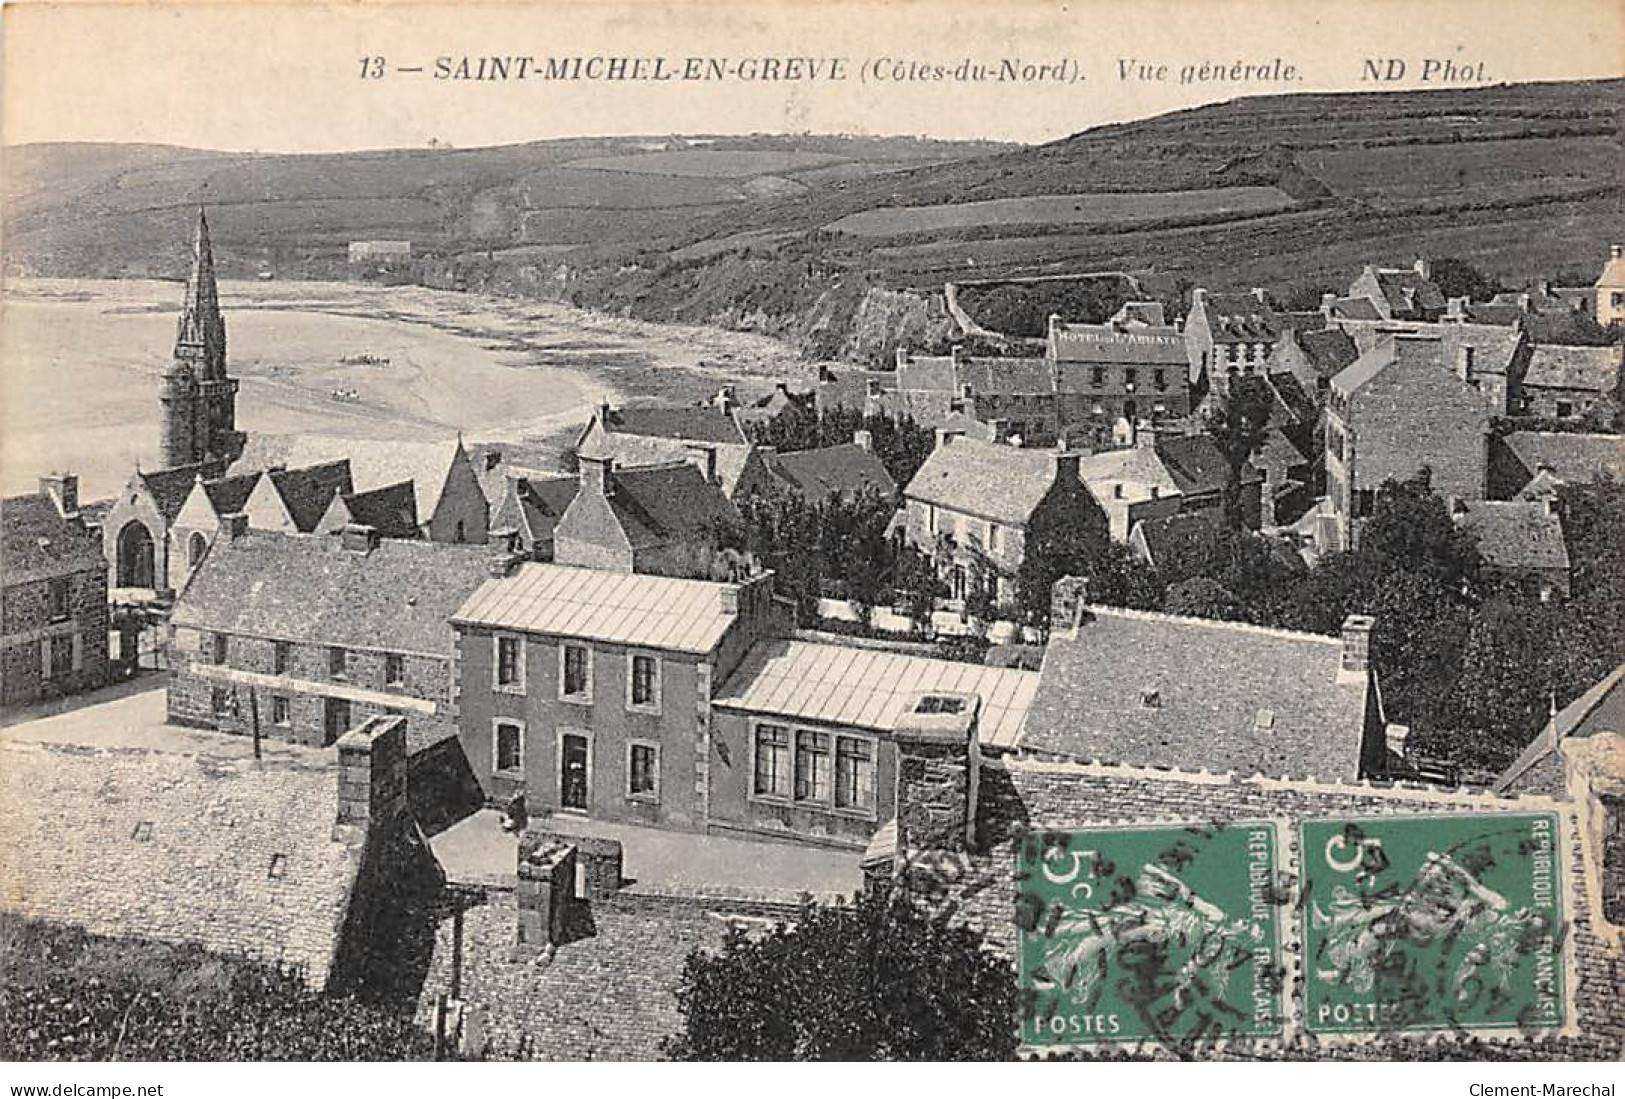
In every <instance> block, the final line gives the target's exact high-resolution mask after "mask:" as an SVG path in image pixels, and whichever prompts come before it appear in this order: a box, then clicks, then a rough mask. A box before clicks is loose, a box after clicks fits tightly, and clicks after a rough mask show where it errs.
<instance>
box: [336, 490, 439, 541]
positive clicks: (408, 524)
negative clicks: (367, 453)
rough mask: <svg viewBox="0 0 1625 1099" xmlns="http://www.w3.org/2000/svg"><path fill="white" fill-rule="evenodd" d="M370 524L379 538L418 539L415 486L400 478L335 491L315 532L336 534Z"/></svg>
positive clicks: (418, 526)
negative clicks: (365, 487)
mask: <svg viewBox="0 0 1625 1099" xmlns="http://www.w3.org/2000/svg"><path fill="white" fill-rule="evenodd" d="M352 526H361V527H370V528H371V529H372V530H373V531H374V532H376V533H377V535H378V537H380V538H408V539H412V538H421V537H423V526H422V524H421V523H419V522H418V501H417V489H416V487H415V486H414V485H413V484H412V482H411V481H401V482H399V483H397V484H393V485H384V486H382V487H381V488H375V489H369V490H367V491H365V492H335V493H334V494H333V500H332V502H331V503H329V504H328V505H327V510H326V511H324V512H323V513H322V517H321V519H319V520H318V521H317V523H316V528H315V530H314V532H313V533H315V534H340V533H342V532H343V531H344V528H345V527H352Z"/></svg>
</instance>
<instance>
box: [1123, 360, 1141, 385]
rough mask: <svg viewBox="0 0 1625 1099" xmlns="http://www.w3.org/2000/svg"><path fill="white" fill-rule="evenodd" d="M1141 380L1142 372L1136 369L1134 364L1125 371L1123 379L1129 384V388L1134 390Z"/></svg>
mask: <svg viewBox="0 0 1625 1099" xmlns="http://www.w3.org/2000/svg"><path fill="white" fill-rule="evenodd" d="M1139 380H1140V372H1139V371H1138V370H1135V369H1134V368H1133V367H1132V366H1131V367H1129V368H1128V369H1126V370H1124V371H1123V381H1124V383H1125V384H1127V386H1128V388H1129V389H1131V390H1132V389H1133V388H1134V386H1135V384H1136V383H1138V382H1139Z"/></svg>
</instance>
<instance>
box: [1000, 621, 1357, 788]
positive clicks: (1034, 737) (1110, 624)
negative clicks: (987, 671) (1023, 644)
mask: <svg viewBox="0 0 1625 1099" xmlns="http://www.w3.org/2000/svg"><path fill="white" fill-rule="evenodd" d="M1088 609H1089V611H1090V612H1091V614H1092V617H1090V618H1088V619H1087V620H1086V621H1084V622H1083V623H1082V624H1081V625H1080V626H1079V627H1078V628H1077V629H1076V630H1057V631H1055V632H1054V633H1052V634H1051V636H1050V642H1049V646H1048V648H1047V649H1046V650H1045V653H1044V663H1043V667H1042V669H1041V670H1040V672H1039V677H1040V679H1039V686H1038V694H1037V696H1036V697H1035V698H1034V699H1033V703H1032V706H1031V708H1030V709H1029V710H1028V713H1027V724H1026V728H1025V731H1024V733H1023V739H1022V748H1023V749H1024V750H1026V751H1032V752H1044V753H1052V754H1056V755H1063V756H1068V757H1074V758H1082V759H1098V760H1100V761H1102V762H1106V763H1120V764H1127V765H1132V766H1145V767H1172V768H1178V769H1181V770H1190V771H1195V770H1201V769H1203V768H1205V769H1207V770H1209V771H1215V772H1222V771H1234V772H1236V773H1237V774H1239V775H1252V774H1255V773H1257V774H1263V775H1267V776H1271V777H1289V776H1290V777H1304V776H1308V775H1313V776H1314V777H1316V778H1318V779H1331V780H1339V781H1344V780H1347V781H1352V780H1355V779H1357V778H1359V771H1360V748H1361V740H1362V737H1363V733H1364V729H1365V711H1366V695H1367V692H1368V690H1369V686H1368V684H1367V681H1366V679H1365V677H1363V676H1361V677H1355V678H1354V679H1353V680H1352V681H1350V682H1343V683H1340V682H1338V680H1337V673H1338V666H1339V657H1340V653H1341V642H1340V641H1339V640H1338V639H1337V638H1331V637H1322V636H1320V635H1318V634H1307V633H1289V632H1287V631H1284V630H1269V629H1264V628H1261V627H1257V626H1245V625H1241V624H1238V623H1233V622H1217V621H1211V620H1208V619H1199V618H1179V617H1175V616H1172V615H1164V614H1151V613H1147V612H1143V611H1128V610H1121V609H1118V608H1111V607H1090V608H1088Z"/></svg>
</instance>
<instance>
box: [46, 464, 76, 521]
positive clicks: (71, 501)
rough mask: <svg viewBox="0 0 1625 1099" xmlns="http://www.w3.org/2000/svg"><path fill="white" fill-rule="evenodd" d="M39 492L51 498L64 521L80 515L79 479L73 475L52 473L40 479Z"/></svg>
mask: <svg viewBox="0 0 1625 1099" xmlns="http://www.w3.org/2000/svg"><path fill="white" fill-rule="evenodd" d="M39 490H40V492H41V493H43V494H44V495H46V496H49V497H50V498H51V503H53V504H55V505H56V510H57V511H59V512H61V513H62V517H63V518H64V519H71V518H73V517H74V516H75V515H78V514H79V478H78V477H77V476H76V475H74V474H72V473H52V474H49V475H48V476H45V477H41V478H40V479H39Z"/></svg>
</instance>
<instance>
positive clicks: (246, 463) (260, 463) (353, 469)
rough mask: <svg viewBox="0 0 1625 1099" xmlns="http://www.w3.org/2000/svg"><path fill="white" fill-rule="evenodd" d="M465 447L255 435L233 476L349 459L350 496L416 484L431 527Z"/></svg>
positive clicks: (421, 512) (422, 510) (419, 502)
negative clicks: (455, 463) (452, 469)
mask: <svg viewBox="0 0 1625 1099" xmlns="http://www.w3.org/2000/svg"><path fill="white" fill-rule="evenodd" d="M461 445H462V444H461V442H460V441H459V440H457V439H442V440H438V441H434V442H406V441H397V440H393V439H352V438H345V437H342V436H337V435H260V434H250V435H249V437H248V444H247V446H246V447H245V448H244V450H243V455H242V457H240V458H238V459H237V461H235V462H233V463H232V466H231V472H235V473H245V472H248V471H250V470H256V469H269V468H270V467H272V466H277V465H280V466H283V467H285V468H288V469H295V468H299V467H307V466H313V465H317V464H321V463H329V462H337V461H342V460H345V459H348V460H349V463H350V477H351V484H350V487H349V489H347V490H346V491H360V492H367V491H371V490H372V489H375V488H383V487H384V486H386V485H394V484H399V483H400V482H402V481H411V482H412V488H413V491H414V493H415V494H416V495H417V510H418V515H419V516H420V517H421V519H422V521H424V522H427V521H428V520H429V519H430V518H432V517H433V516H434V513H435V511H436V510H437V509H438V508H439V507H440V497H441V494H442V493H443V492H444V491H445V489H446V481H447V479H448V478H449V477H450V476H451V467H452V463H453V462H455V461H456V460H457V454H458V451H459V448H460V447H461ZM324 506H325V505H324Z"/></svg>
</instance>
